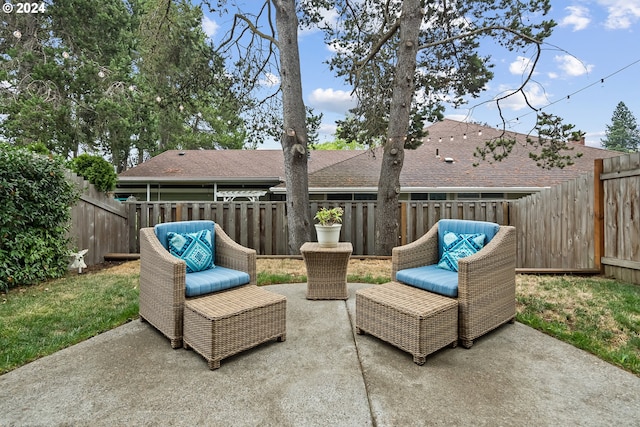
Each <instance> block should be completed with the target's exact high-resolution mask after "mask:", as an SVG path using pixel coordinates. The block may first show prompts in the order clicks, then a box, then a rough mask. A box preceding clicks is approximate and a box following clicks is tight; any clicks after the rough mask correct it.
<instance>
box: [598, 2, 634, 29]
mask: <svg viewBox="0 0 640 427" xmlns="http://www.w3.org/2000/svg"><path fill="white" fill-rule="evenodd" d="M598 3H599V4H600V5H602V6H604V7H605V8H606V9H607V13H608V16H607V21H606V22H605V24H604V26H605V28H607V29H609V30H624V29H627V28H629V27H631V26H632V25H633V24H635V23H636V22H638V21H640V0H598Z"/></svg>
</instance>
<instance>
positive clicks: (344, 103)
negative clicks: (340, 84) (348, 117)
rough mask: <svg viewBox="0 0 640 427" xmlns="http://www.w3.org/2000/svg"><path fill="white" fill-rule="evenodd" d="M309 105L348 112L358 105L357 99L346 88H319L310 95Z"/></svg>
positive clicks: (319, 108) (321, 108)
mask: <svg viewBox="0 0 640 427" xmlns="http://www.w3.org/2000/svg"><path fill="white" fill-rule="evenodd" d="M309 106H310V107H313V108H315V109H318V110H327V111H331V112H332V113H338V114H346V112H347V111H349V109H351V108H353V107H355V106H356V99H355V97H353V96H351V94H350V93H349V92H347V91H344V90H334V89H331V88H329V89H321V88H318V89H314V90H313V92H311V94H310V95H309Z"/></svg>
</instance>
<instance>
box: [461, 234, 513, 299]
mask: <svg viewBox="0 0 640 427" xmlns="http://www.w3.org/2000/svg"><path fill="white" fill-rule="evenodd" d="M515 271H516V229H515V227H512V226H501V227H500V230H499V231H498V233H496V235H495V236H494V237H493V239H491V241H490V242H489V243H488V244H487V245H486V246H485V247H484V248H482V249H481V250H480V251H478V252H477V253H475V254H473V255H471V256H468V257H465V258H461V259H460V260H458V298H459V299H468V300H470V299H474V298H479V297H481V296H482V295H484V294H494V295H495V294H496V293H498V292H500V291H499V290H500V289H505V288H509V289H511V288H513V293H514V299H515V277H516V276H515Z"/></svg>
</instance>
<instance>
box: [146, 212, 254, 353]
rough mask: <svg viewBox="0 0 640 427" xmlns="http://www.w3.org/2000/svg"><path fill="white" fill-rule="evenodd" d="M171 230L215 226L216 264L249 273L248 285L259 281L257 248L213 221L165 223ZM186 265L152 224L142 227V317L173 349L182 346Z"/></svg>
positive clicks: (192, 229)
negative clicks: (252, 247)
mask: <svg viewBox="0 0 640 427" xmlns="http://www.w3.org/2000/svg"><path fill="white" fill-rule="evenodd" d="M162 225H163V226H170V227H172V230H171V231H175V232H178V233H190V232H195V231H198V230H201V229H203V228H205V227H212V228H213V227H215V243H214V246H215V259H214V264H215V265H216V266H220V267H226V268H230V269H233V270H238V271H242V272H246V273H247V274H248V275H249V278H250V279H249V282H248V283H247V284H249V285H255V284H256V251H255V250H253V249H249V248H245V247H244V246H241V245H240V244H238V243H236V242H235V241H233V240H232V239H231V238H230V237H229V236H228V235H227V234H226V233H225V232H224V231H223V230H222V228H221V227H220V226H219V225H218V224H214V223H213V221H182V222H175V223H165V224H162ZM186 274H187V273H186V264H185V262H184V261H183V260H181V259H178V258H176V257H174V256H173V255H171V254H170V253H169V251H168V250H167V249H166V247H165V245H163V243H161V242H160V240H158V237H157V235H156V230H155V229H154V228H153V227H149V228H142V229H141V230H140V318H141V320H143V321H147V322H149V323H150V324H151V325H153V326H154V327H155V328H156V329H158V330H159V331H160V332H162V333H163V334H164V335H165V336H166V337H167V338H169V340H170V341H171V347H172V348H179V347H181V346H182V337H183V333H182V325H183V313H184V303H185V300H187V299H188V297H186V296H185V286H186V285H185V281H186Z"/></svg>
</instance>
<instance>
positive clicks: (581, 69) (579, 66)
mask: <svg viewBox="0 0 640 427" xmlns="http://www.w3.org/2000/svg"><path fill="white" fill-rule="evenodd" d="M553 59H554V61H555V62H556V63H557V64H558V67H560V70H562V72H563V73H564V74H565V75H568V76H571V77H577V76H582V75H584V74H587V73H590V72H591V70H593V65H592V64H586V63H584V62H582V61H580V60H579V59H577V58H576V57H575V56H571V55H557V56H556V57H555V58H553Z"/></svg>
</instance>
